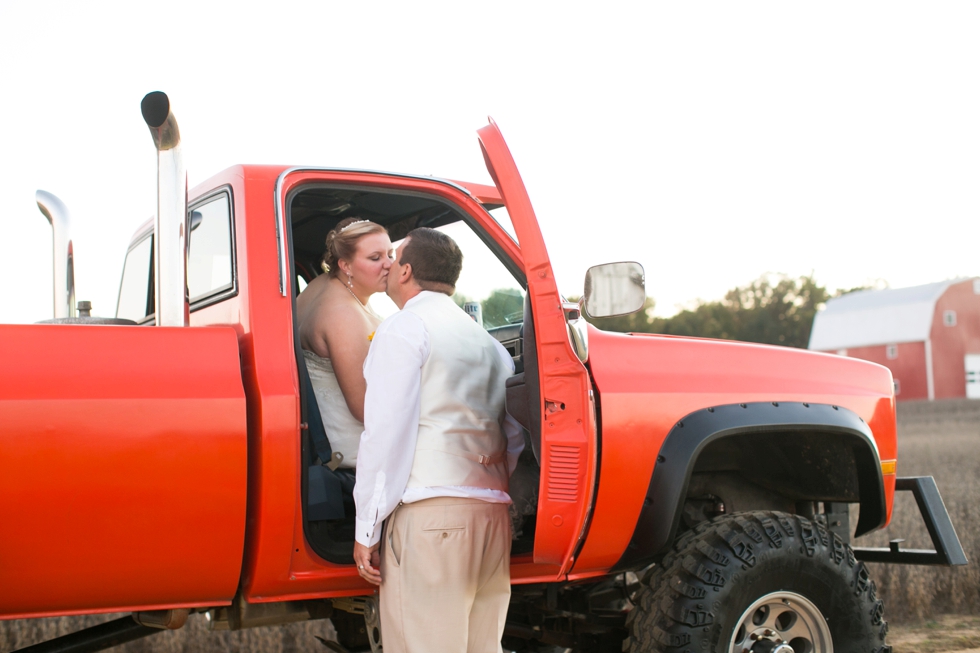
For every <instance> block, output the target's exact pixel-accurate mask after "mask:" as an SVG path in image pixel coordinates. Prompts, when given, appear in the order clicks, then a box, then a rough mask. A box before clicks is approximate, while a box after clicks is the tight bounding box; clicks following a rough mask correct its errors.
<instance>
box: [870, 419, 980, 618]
mask: <svg viewBox="0 0 980 653" xmlns="http://www.w3.org/2000/svg"><path fill="white" fill-rule="evenodd" d="M898 474H899V476H933V477H935V479H936V484H937V485H938V486H939V491H940V493H941V494H942V496H943V501H944V502H945V503H946V508H947V510H948V511H949V514H950V517H951V518H952V520H953V525H954V526H955V527H956V530H957V534H958V535H959V536H960V541H961V542H962V544H963V548H964V550H965V551H966V556H967V558H968V559H969V560H970V562H971V564H969V565H967V566H966V567H958V568H940V567H914V566H906V565H871V576H872V578H874V579H875V582H876V583H877V584H878V590H879V594H881V596H882V599H883V600H884V602H885V614H886V616H887V618H888V619H889V621H891V622H893V623H908V622H916V621H923V620H926V619H929V618H932V617H934V616H936V615H942V614H961V615H980V565H978V564H977V561H978V560H980V503H978V499H980V401H975V402H974V401H965V400H948V401H936V402H932V403H930V402H914V403H908V404H899V410H898ZM895 538H905V542H904V544H903V546H905V547H907V548H931V542H930V540H929V534H928V533H927V532H926V529H925V526H923V525H922V522H921V519H920V518H919V512H918V509H917V508H916V505H915V500H914V499H913V498H912V496H911V494H909V493H908V492H901V493H899V494H898V495H897V498H896V501H895V512H894V517H893V519H892V523H891V525H890V526H889V527H888V528H887V529H885V530H884V531H880V532H876V533H872V534H871V535H868V536H866V537H862V538H860V539H859V540H858V541H857V542H855V544H856V545H858V546H887V543H888V541H889V540H891V539H895Z"/></svg>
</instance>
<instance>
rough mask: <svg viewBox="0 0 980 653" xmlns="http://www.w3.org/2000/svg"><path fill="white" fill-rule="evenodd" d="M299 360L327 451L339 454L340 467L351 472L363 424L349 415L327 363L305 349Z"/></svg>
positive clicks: (355, 463) (330, 365)
mask: <svg viewBox="0 0 980 653" xmlns="http://www.w3.org/2000/svg"><path fill="white" fill-rule="evenodd" d="M303 358H304V359H306V369H307V370H308V371H309V373H310V381H311V382H312V383H313V393H314V394H315V395H316V403H317V405H319V407H320V418H321V419H322V420H323V428H324V429H325V430H326V431H327V440H329V441H330V447H331V448H332V449H333V451H334V453H336V452H338V451H339V452H340V453H341V454H343V456H344V459H343V461H342V462H341V463H340V466H341V467H349V468H353V467H355V466H356V465H357V447H358V445H359V444H360V443H361V433H363V432H364V423H363V422H359V421H358V420H357V418H355V417H354V416H353V415H351V412H350V409H349V408H348V407H347V402H346V401H345V400H344V393H343V392H341V390H340V384H339V383H337V375H336V374H334V371H333V363H331V362H330V359H329V358H320V357H319V356H317V355H316V354H314V353H313V352H312V351H307V350H305V349H304V350H303Z"/></svg>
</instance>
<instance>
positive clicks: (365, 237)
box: [296, 218, 393, 468]
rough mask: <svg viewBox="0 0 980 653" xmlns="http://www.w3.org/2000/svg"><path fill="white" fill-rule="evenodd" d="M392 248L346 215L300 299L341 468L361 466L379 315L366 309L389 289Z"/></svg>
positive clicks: (305, 343)
mask: <svg viewBox="0 0 980 653" xmlns="http://www.w3.org/2000/svg"><path fill="white" fill-rule="evenodd" d="M392 260H393V249H392V246H391V240H390V239H389V238H388V232H387V231H385V228H384V227H382V226H381V225H379V224H376V223H374V222H370V221H368V220H359V219H357V218H346V219H344V220H341V221H340V222H339V223H338V224H337V226H336V228H335V229H334V230H333V231H331V232H330V233H328V234H327V241H326V251H325V252H324V254H323V261H322V263H321V264H320V265H321V267H322V268H323V271H324V272H325V273H326V274H321V275H320V276H318V277H317V278H316V279H314V280H313V281H311V282H310V284H309V285H308V286H307V287H306V288H305V289H304V290H303V292H301V293H300V294H299V297H297V298H296V312H297V316H298V318H299V337H300V345H301V346H302V348H303V356H304V358H305V359H306V368H307V370H309V373H310V381H311V382H312V383H313V391H314V394H315V395H316V400H317V404H318V405H319V407H320V416H321V418H322V419H323V426H324V428H325V429H326V431H327V438H328V439H329V441H330V446H331V448H332V449H333V451H334V452H335V453H336V452H340V453H341V454H342V455H343V459H342V461H341V463H340V466H341V467H349V468H352V467H354V466H355V465H356V462H357V447H358V444H359V443H360V439H361V433H362V432H363V431H364V424H363V422H364V392H365V390H366V388H367V385H366V383H365V381H364V373H363V366H364V359H365V358H366V357H367V353H368V347H369V346H370V345H371V336H373V335H374V330H375V329H377V328H378V325H379V324H381V317H379V316H378V315H377V314H375V313H374V311H372V310H371V309H370V308H368V306H367V302H368V299H369V298H370V297H371V295H373V294H374V293H376V292H384V291H385V285H386V282H387V278H388V270H389V268H391V263H392Z"/></svg>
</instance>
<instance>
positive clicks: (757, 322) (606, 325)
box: [586, 274, 866, 349]
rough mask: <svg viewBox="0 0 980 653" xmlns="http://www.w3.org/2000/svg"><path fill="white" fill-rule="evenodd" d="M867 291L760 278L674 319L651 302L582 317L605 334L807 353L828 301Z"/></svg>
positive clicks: (802, 280)
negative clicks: (658, 311) (678, 338)
mask: <svg viewBox="0 0 980 653" xmlns="http://www.w3.org/2000/svg"><path fill="white" fill-rule="evenodd" d="M865 288H866V287H865V286H861V287H858V288H851V289H848V290H842V291H837V292H836V293H831V292H830V291H828V290H827V288H826V287H824V286H821V285H820V284H819V283H817V282H816V280H815V279H814V278H813V275H812V274H811V275H809V276H803V277H798V278H791V277H788V276H786V275H764V276H762V277H760V278H758V279H756V280H755V281H753V282H752V283H750V284H748V285H747V286H740V287H737V288H733V289H732V290H729V291H728V292H727V293H725V296H724V298H722V299H720V300H717V301H709V302H706V301H699V302H698V303H697V304H696V305H695V306H694V307H693V308H690V309H686V310H683V311H681V312H680V313H678V314H677V315H674V316H672V317H655V316H654V315H653V308H654V306H655V304H654V300H653V298H651V297H647V299H646V303H645V304H644V306H643V308H642V309H641V310H639V311H637V312H636V313H631V314H630V315H620V316H617V317H609V318H590V317H588V316H586V319H587V320H588V321H589V322H591V323H592V324H594V325H595V326H596V327H598V328H600V329H602V330H604V331H620V332H638V333H664V334H670V335H678V336H698V337H702V338H722V339H725V340H741V341H744V342H759V343H763V344H769V345H783V346H786V347H800V348H803V349H806V347H807V345H808V344H809V342H810V329H811V328H812V327H813V319H814V317H815V316H816V314H817V311H818V310H819V309H821V308H822V307H823V305H824V303H825V302H826V301H827V300H828V299H830V298H831V297H835V296H840V295H843V294H846V293H849V292H854V291H856V290H864V289H865Z"/></svg>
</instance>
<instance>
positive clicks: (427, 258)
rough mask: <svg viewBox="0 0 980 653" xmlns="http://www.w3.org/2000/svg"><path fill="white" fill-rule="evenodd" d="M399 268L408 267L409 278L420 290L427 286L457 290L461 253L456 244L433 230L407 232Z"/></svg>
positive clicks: (422, 228)
mask: <svg viewBox="0 0 980 653" xmlns="http://www.w3.org/2000/svg"><path fill="white" fill-rule="evenodd" d="M406 238H407V239H408V242H407V243H406V244H405V247H404V248H403V249H402V259H401V260H400V261H399V262H398V264H399V265H406V264H408V265H411V266H412V276H413V277H414V278H415V281H416V282H417V283H418V284H419V285H420V286H421V287H423V288H425V287H426V284H440V285H445V286H449V288H450V289H453V288H455V287H456V281H457V280H459V273H460V271H461V270H462V269H463V252H461V251H460V249H459V245H457V244H456V241H455V240H453V239H452V238H450V237H449V236H447V235H446V234H444V233H442V232H441V231H436V230H435V229H429V228H428V227H419V228H418V229H413V230H412V231H410V232H408V235H407V236H406Z"/></svg>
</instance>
